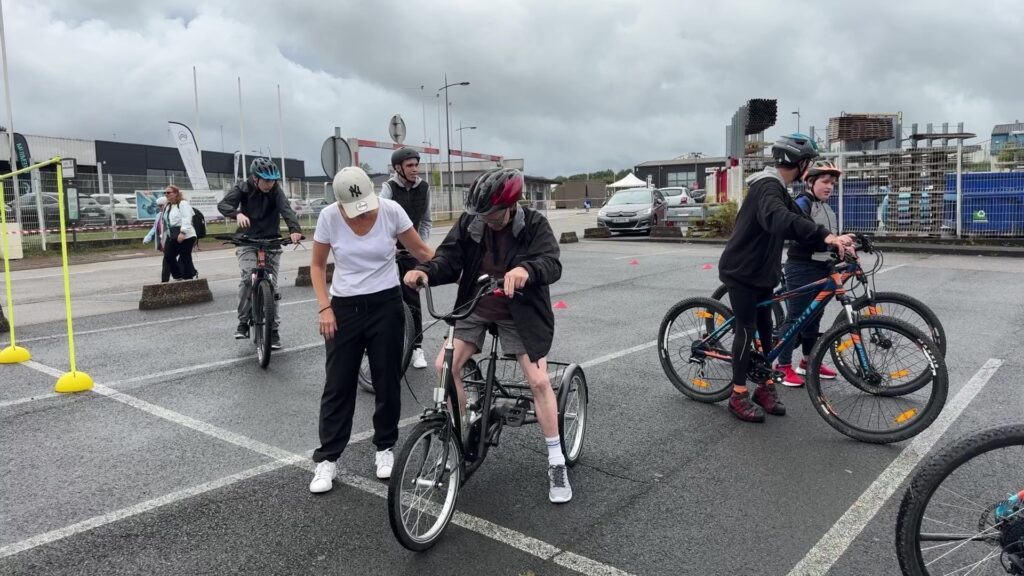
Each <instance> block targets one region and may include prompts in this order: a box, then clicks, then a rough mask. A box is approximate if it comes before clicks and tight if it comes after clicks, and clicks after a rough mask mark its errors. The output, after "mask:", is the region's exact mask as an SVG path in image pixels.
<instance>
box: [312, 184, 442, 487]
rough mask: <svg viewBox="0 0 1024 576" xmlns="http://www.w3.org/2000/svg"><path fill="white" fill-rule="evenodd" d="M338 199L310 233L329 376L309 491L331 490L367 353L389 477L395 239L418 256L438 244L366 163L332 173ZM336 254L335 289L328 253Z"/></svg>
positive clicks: (395, 393) (394, 422)
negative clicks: (383, 193) (381, 188)
mask: <svg viewBox="0 0 1024 576" xmlns="http://www.w3.org/2000/svg"><path fill="white" fill-rule="evenodd" d="M334 197H335V198H336V199H337V203H335V204H334V205H331V206H328V207H327V208H324V209H323V211H321V212H320V216H319V218H318V219H317V223H316V232H315V233H314V235H313V261H312V263H311V265H310V275H311V276H312V278H313V290H314V292H316V299H317V305H318V308H319V323H320V334H321V335H323V337H324V339H325V340H326V348H327V365H326V371H327V378H326V381H325V382H324V394H323V398H322V399H321V401H320V447H319V448H317V449H316V451H315V452H313V461H314V462H316V463H317V465H316V473H315V475H314V476H313V481H312V482H310V484H309V490H310V492H314V493H321V492H327V491H328V490H330V489H331V486H332V481H333V479H334V476H335V474H336V471H337V466H336V462H337V460H338V458H339V457H340V456H341V453H342V452H343V451H344V450H345V447H346V446H347V445H348V441H349V436H350V435H351V433H352V415H353V413H354V412H355V403H356V388H357V383H358V377H359V364H360V362H361V361H362V358H363V354H364V352H365V353H366V355H367V356H369V360H370V374H371V376H372V378H373V383H374V388H375V394H374V400H375V401H376V410H375V411H374V414H373V430H374V434H373V443H374V445H375V446H376V447H377V453H376V456H375V459H374V460H375V465H376V468H377V477H378V478H381V479H385V478H390V476H391V468H392V467H393V465H394V455H393V454H392V448H393V447H394V446H395V443H396V442H397V441H398V419H399V416H400V412H401V390H400V387H399V386H400V381H401V354H402V347H403V342H402V339H403V335H404V332H405V313H404V311H403V309H402V291H401V288H400V286H399V278H398V265H397V264H396V262H395V251H396V244H395V241H396V240H397V241H399V242H401V243H402V246H404V247H405V248H406V249H407V250H409V252H410V253H412V255H413V256H415V257H416V259H417V260H419V261H420V262H427V261H429V260H430V259H431V258H433V257H434V250H433V249H432V248H430V247H429V246H427V245H426V243H424V242H423V240H422V239H421V238H420V236H419V234H418V233H417V231H416V229H415V228H413V226H412V221H411V220H409V217H408V216H407V215H406V213H405V210H403V209H402V207H401V206H399V205H398V203H397V202H394V201H393V200H388V199H384V198H378V197H377V194H376V193H374V190H373V182H372V181H371V180H370V177H369V176H367V175H366V172H364V171H363V170H362V169H361V168H356V167H349V168H344V169H342V170H341V171H340V172H338V174H337V175H336V176H335V177H334ZM328 253H331V254H333V256H334V276H333V278H332V280H331V287H330V292H328V288H327V281H326V269H327V254H328Z"/></svg>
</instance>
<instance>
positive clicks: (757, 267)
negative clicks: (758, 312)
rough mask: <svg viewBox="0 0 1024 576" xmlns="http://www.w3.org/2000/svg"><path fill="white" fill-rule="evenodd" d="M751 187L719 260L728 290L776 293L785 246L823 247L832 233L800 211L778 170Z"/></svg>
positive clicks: (755, 177)
mask: <svg viewBox="0 0 1024 576" xmlns="http://www.w3.org/2000/svg"><path fill="white" fill-rule="evenodd" d="M747 182H748V183H749V184H750V189H749V191H748V192H747V197H746V199H744V200H743V205H742V206H740V211H739V213H738V214H737V215H736V228H735V230H733V233H732V237H731V238H729V242H728V243H726V245H725V250H724V251H723V252H722V257H721V258H720V259H719V260H718V277H719V279H721V280H722V282H724V283H725V284H726V285H727V286H739V287H747V288H768V289H771V288H774V287H775V286H776V285H777V284H778V283H779V277H780V274H779V273H780V271H781V268H782V248H783V244H784V243H785V241H786V240H794V241H796V242H800V243H802V244H811V245H812V246H817V245H819V244H820V243H822V242H824V240H825V238H826V237H827V236H828V235H829V231H828V230H827V229H826V228H825V227H824V226H820V225H818V224H815V223H814V221H813V220H811V218H810V217H808V216H807V215H806V214H804V213H803V211H801V210H800V207H799V206H797V205H796V202H794V201H793V199H792V198H791V197H790V196H789V193H788V192H787V191H786V186H785V184H784V182H783V181H782V177H780V176H779V173H778V171H777V170H776V169H775V168H771V167H769V168H765V169H764V170H763V171H762V172H758V173H757V174H755V175H753V176H751V177H750V178H749V179H748V180H747Z"/></svg>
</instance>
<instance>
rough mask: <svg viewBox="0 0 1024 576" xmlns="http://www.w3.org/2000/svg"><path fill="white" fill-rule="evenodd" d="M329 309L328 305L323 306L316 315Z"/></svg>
mask: <svg viewBox="0 0 1024 576" xmlns="http://www.w3.org/2000/svg"><path fill="white" fill-rule="evenodd" d="M330 309H331V306H330V305H327V306H324V307H323V308H321V309H320V312H317V314H320V313H322V312H323V311H324V310H330Z"/></svg>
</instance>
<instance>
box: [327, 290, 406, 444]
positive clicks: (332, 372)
mask: <svg viewBox="0 0 1024 576" xmlns="http://www.w3.org/2000/svg"><path fill="white" fill-rule="evenodd" d="M331 308H332V309H333V310H334V317H335V319H336V320H337V321H338V331H337V332H336V333H335V334H334V338H332V339H330V340H327V341H326V349H327V365H326V368H327V379H326V381H325V382H324V394H323V397H322V398H321V400H320V447H319V448H317V449H316V451H315V452H313V461H314V462H322V461H324V460H329V461H332V462H333V461H335V460H337V459H338V457H339V456H341V453H342V452H344V450H345V447H346V446H347V445H348V440H349V437H351V435H352V416H353V414H354V413H355V408H356V393H357V388H358V379H359V364H360V363H361V362H362V359H363V353H364V352H365V353H366V354H367V355H368V356H369V359H370V375H371V377H372V378H373V386H374V401H375V402H376V409H375V410H374V413H373V444H374V445H375V446H376V447H377V450H384V449H387V448H391V447H393V446H394V445H395V443H396V442H397V441H398V419H399V417H400V416H401V411H402V396H401V389H400V383H401V378H402V370H401V364H402V340H403V337H404V332H405V313H404V311H403V310H402V296H401V291H400V289H399V288H397V287H395V288H391V289H389V290H384V291H382V292H377V293H374V294H367V295H365V296H350V297H345V298H339V297H337V296H335V297H334V298H332V299H331Z"/></svg>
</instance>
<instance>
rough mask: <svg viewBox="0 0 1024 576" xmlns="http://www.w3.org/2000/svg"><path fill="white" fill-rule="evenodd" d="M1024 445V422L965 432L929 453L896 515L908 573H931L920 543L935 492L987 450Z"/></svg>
mask: <svg viewBox="0 0 1024 576" xmlns="http://www.w3.org/2000/svg"><path fill="white" fill-rule="evenodd" d="M1012 445H1020V446H1024V424H1011V425H1004V426H997V427H993V428H988V429H986V430H982V431H980V432H976V433H973V434H970V435H968V436H964V437H961V438H959V439H958V440H956V441H955V442H953V443H952V444H950V445H949V446H946V447H944V448H942V449H941V450H939V451H938V452H935V453H934V454H932V455H931V456H929V457H928V459H927V460H925V461H924V462H923V463H922V464H921V465H920V466H918V468H917V470H916V471H915V472H914V475H913V477H912V478H911V480H910V485H909V486H908V487H907V490H906V492H904V493H903V499H902V501H901V502H900V508H899V512H898V513H897V515H896V557H897V559H898V560H899V563H900V568H901V569H902V570H903V573H904V574H906V575H908V576H927V575H928V574H929V573H928V570H927V569H926V568H925V567H924V561H923V558H922V557H921V550H920V547H919V546H918V544H919V542H918V537H919V536H920V530H921V521H922V520H923V516H924V513H925V510H926V509H927V508H928V503H929V502H930V501H931V499H932V496H933V495H934V494H935V492H936V490H938V488H939V486H941V485H942V483H943V481H945V479H946V478H948V477H949V475H950V474H952V473H953V472H955V471H956V470H957V469H958V468H959V467H960V466H961V465H963V464H964V463H966V462H968V461H969V460H971V459H973V458H976V457H978V456H980V455H981V454H984V453H986V452H990V451H992V450H995V449H998V448H1005V447H1007V446H1012Z"/></svg>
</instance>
